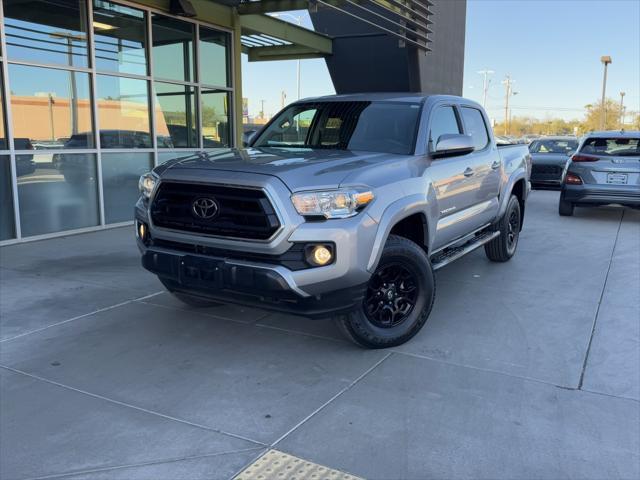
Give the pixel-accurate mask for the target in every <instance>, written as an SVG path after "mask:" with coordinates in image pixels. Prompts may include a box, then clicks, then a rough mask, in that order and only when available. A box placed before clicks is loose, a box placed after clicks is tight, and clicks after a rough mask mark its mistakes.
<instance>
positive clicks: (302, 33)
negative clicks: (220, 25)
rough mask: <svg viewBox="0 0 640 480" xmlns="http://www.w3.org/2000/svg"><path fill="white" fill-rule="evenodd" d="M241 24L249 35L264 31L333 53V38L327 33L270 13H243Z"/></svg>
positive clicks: (316, 49) (318, 51)
mask: <svg viewBox="0 0 640 480" xmlns="http://www.w3.org/2000/svg"><path fill="white" fill-rule="evenodd" d="M254 3H262V2H254ZM240 25H241V27H242V32H243V33H247V34H249V35H250V34H253V33H258V34H260V33H264V34H266V35H269V36H270V37H275V38H279V39H281V40H286V41H287V42H290V43H292V44H294V45H298V46H303V47H307V48H308V49H310V50H312V51H314V52H317V53H319V54H324V55H331V54H332V53H333V42H332V41H331V38H329V37H327V36H326V35H322V34H320V33H316V32H313V31H311V30H307V29H306V28H302V27H299V26H297V25H294V24H292V23H288V22H285V21H282V20H279V19H277V18H273V17H270V16H268V15H257V14H255V15H254V14H249V15H241V16H240Z"/></svg>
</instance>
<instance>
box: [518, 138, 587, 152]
mask: <svg viewBox="0 0 640 480" xmlns="http://www.w3.org/2000/svg"><path fill="white" fill-rule="evenodd" d="M577 148H578V141H577V140H571V139H567V140H557V139H556V140H536V141H535V142H533V143H531V145H529V151H530V152H531V153H560V154H567V153H569V152H575V150H576V149H577Z"/></svg>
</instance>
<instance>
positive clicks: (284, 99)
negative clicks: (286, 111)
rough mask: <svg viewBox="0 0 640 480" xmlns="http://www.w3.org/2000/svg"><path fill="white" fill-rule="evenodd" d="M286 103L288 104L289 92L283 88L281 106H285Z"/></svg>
mask: <svg viewBox="0 0 640 480" xmlns="http://www.w3.org/2000/svg"><path fill="white" fill-rule="evenodd" d="M286 104H287V93H286V92H285V91H284V90H282V91H281V92H280V105H281V108H284V106H285V105H286Z"/></svg>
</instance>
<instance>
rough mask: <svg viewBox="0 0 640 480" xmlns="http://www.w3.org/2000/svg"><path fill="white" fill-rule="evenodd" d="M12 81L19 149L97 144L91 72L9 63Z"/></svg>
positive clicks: (12, 104)
mask: <svg viewBox="0 0 640 480" xmlns="http://www.w3.org/2000/svg"><path fill="white" fill-rule="evenodd" d="M9 81H10V82H11V113H12V117H13V135H14V145H15V149H16V150H33V149H36V150H41V149H46V148H92V147H93V146H94V142H93V133H92V131H93V125H92V123H93V122H92V119H91V96H90V93H89V92H90V87H89V74H87V73H83V72H72V71H69V70H57V69H54V68H42V67H28V66H25V65H16V64H10V65H9ZM79 136H80V137H82V139H83V141H82V142H78V141H77V138H78V137H79Z"/></svg>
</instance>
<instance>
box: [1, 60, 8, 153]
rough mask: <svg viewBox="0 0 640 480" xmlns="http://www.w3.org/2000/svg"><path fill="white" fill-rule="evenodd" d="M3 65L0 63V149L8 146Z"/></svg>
mask: <svg viewBox="0 0 640 480" xmlns="http://www.w3.org/2000/svg"><path fill="white" fill-rule="evenodd" d="M3 68H4V65H2V63H0V150H6V149H8V148H9V144H8V143H7V133H6V132H7V129H6V123H5V119H4V118H5V117H4V85H3V83H4V82H3V78H2V69H3Z"/></svg>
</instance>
